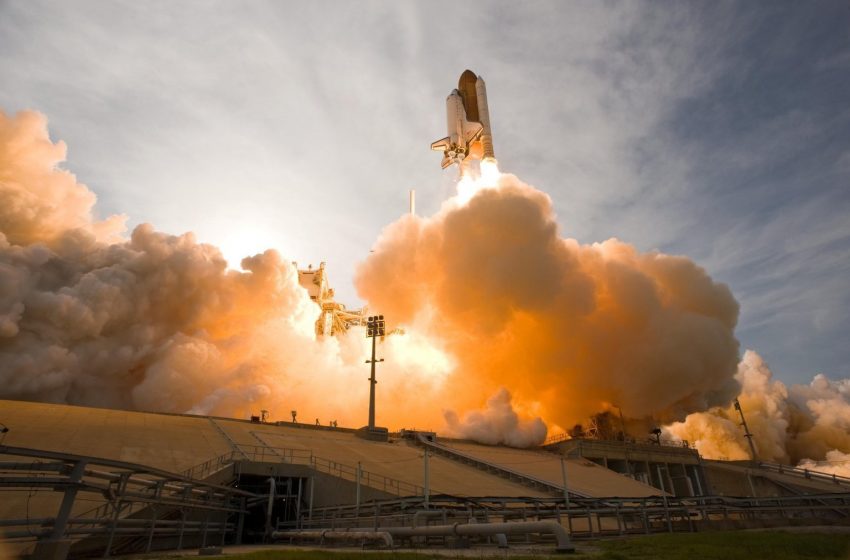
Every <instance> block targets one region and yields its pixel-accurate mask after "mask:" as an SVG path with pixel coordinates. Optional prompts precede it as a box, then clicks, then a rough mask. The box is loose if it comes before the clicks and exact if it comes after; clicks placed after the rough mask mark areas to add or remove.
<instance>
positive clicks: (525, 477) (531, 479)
mask: <svg viewBox="0 0 850 560" xmlns="http://www.w3.org/2000/svg"><path fill="white" fill-rule="evenodd" d="M416 440H417V441H418V442H419V443H420V444H421V445H423V446H425V447H431V448H434V449H436V450H438V451H440V452H442V453H443V454H446V455H449V456H450V458H453V457H451V456H455V457H460V458H463V459H464V460H466V461H470V462H473V463H475V464H476V465H479V466H484V467H486V468H487V469H492V470H495V471H499V472H501V473H503V474H506V475H508V479H509V480H510V479H511V477H514V478H517V479H519V480H520V481H522V482H521V483H523V484H524V485H525V486H532V487H535V486H537V487H540V486H542V487H543V488H545V489H546V490H547V491H549V492H552V493H555V494H563V492H564V487H563V486H560V485H558V484H555V483H552V482H549V481H548V480H543V479H541V478H537V477H536V476H532V475H530V474H526V473H521V472H519V471H515V470H513V469H509V468H507V467H504V466H502V465H500V464H498V463H492V462H490V461H485V460H484V459H481V458H480V457H476V456H474V455H469V454H468V453H464V452H463V451H460V450H458V449H454V448H452V447H449V446H447V445H442V444H440V443H437V442H435V441H430V440H428V439H427V438H425V436H423V435H422V434H421V433H418V432H417V433H416ZM569 493H570V494H573V495H575V496H579V497H589V495H588V494H585V493H583V492H577V491H575V490H569Z"/></svg>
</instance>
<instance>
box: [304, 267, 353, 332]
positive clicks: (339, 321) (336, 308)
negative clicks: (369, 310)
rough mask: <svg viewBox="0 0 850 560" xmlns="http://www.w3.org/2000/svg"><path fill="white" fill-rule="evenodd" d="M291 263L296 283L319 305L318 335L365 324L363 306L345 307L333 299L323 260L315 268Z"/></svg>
mask: <svg viewBox="0 0 850 560" xmlns="http://www.w3.org/2000/svg"><path fill="white" fill-rule="evenodd" d="M292 265H293V266H294V267H295V269H296V270H297V271H298V283H299V284H300V285H301V287H302V288H304V289H305V290H307V294H308V295H309V296H310V299H311V300H312V301H314V302H315V303H316V305H318V306H319V318H318V319H316V334H317V335H318V336H334V335H337V334H342V333H344V332H346V331H348V329H350V328H351V327H355V326H361V325H365V324H366V316H365V314H366V309H365V308H364V309H347V308H346V307H345V305H344V304H342V303H339V302H337V301H336V300H335V299H334V295H335V294H334V290H333V288H331V287H330V285H329V284H328V276H327V271H326V269H325V263H324V262H322V263H321V264H319V268H315V269H314V268H313V265H309V266H308V267H307V268H306V269H302V268H298V263H295V262H293V263H292Z"/></svg>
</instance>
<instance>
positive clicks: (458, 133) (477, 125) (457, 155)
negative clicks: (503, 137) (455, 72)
mask: <svg viewBox="0 0 850 560" xmlns="http://www.w3.org/2000/svg"><path fill="white" fill-rule="evenodd" d="M446 121H447V122H446V124H447V125H448V136H446V137H445V138H443V139H442V140H437V141H436V142H434V143H432V144H431V149H432V150H439V151H442V152H443V161H442V162H441V166H442V168H443V169H445V168H446V167H448V166H450V165H451V164H453V163H457V164H458V165H459V166H461V170H463V168H464V162H465V161H466V160H467V158H470V157H472V158H473V159H482V158H483V159H484V160H485V161H486V160H488V159H490V160H495V159H496V155H495V154H494V153H493V133H492V132H491V130H490V110H489V109H488V108H487V88H486V86H485V84H484V79H483V78H482V77H481V76H476V75H475V72H473V71H472V70H466V71H465V72H464V73H463V74H461V75H460V80H458V84H457V89H455V90H452V92H451V93H450V94H449V96H448V97H447V98H446Z"/></svg>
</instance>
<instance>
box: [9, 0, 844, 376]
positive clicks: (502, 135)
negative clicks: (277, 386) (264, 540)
mask: <svg viewBox="0 0 850 560" xmlns="http://www.w3.org/2000/svg"><path fill="white" fill-rule="evenodd" d="M848 35H850V7H848V5H847V3H846V2H844V1H816V2H807V3H800V2H777V1H764V2H755V1H753V2H713V1H712V2H654V3H640V2H625V3H618V2H533V3H521V4H520V3H514V2H504V3H496V2H488V3H483V2H465V3H461V4H458V3H446V2H427V3H425V2H420V3H414V2H360V3H354V2H321V1H320V2H261V1H253V2H239V3H237V2H189V1H186V2H179V3H175V2H164V1H162V2H145V3H139V2H105V1H103V2H91V1H76V2H61V3H57V2H54V3H49V2H42V1H24V0H20V1H13V0H0V77H2V79H0V109H3V110H4V111H6V112H7V113H14V112H16V111H19V110H22V109H27V108H32V109H37V110H39V111H42V112H43V113H45V114H46V115H47V116H48V118H49V119H50V130H51V135H52V137H53V138H54V139H62V140H64V141H66V142H67V144H68V146H69V157H68V162H67V163H66V164H65V166H66V167H67V168H68V169H70V170H72V171H73V172H75V173H76V174H77V175H78V178H79V180H80V181H82V182H84V183H85V184H87V185H88V186H89V187H90V188H91V189H92V190H94V191H95V192H96V193H97V195H98V197H99V203H98V204H99V205H98V212H99V213H100V214H101V216H106V215H109V214H112V213H125V214H127V215H128V216H129V217H130V225H131V226H134V225H136V224H139V223H142V222H150V223H153V224H154V225H155V226H156V227H157V228H158V229H161V230H163V231H167V232H171V233H181V232H184V231H194V232H196V233H197V235H198V238H199V239H200V240H201V241H205V242H210V243H214V244H216V245H219V246H221V247H222V248H223V250H224V251H225V254H226V256H228V257H229V258H231V259H233V260H236V257H237V256H247V255H248V254H251V253H252V252H259V251H261V250H263V249H265V248H267V247H274V248H276V249H278V250H279V251H280V252H281V253H282V254H284V255H285V256H287V257H288V258H291V259H292V260H297V261H298V262H299V264H301V265H306V264H308V263H313V264H318V262H320V261H322V260H324V261H327V262H328V266H329V272H330V275H331V281H332V284H333V285H334V287H335V288H336V290H337V293H338V295H339V296H340V298H339V299H341V300H342V301H344V302H348V303H349V304H356V302H357V298H356V294H355V292H354V289H353V287H352V285H351V278H352V276H353V271H354V268H355V266H356V263H357V262H358V261H361V260H362V259H363V258H364V257H365V256H366V255H367V254H368V251H369V248H370V246H371V244H372V243H374V241H375V239H376V238H377V236H378V234H379V232H380V231H381V229H382V228H383V227H384V226H385V225H386V224H388V223H390V222H391V221H393V220H394V219H396V218H397V217H398V216H399V215H401V214H402V213H404V212H405V211H406V209H407V196H408V194H407V192H408V189H411V188H415V189H416V190H417V206H418V210H419V212H420V213H426V214H427V213H432V212H434V211H435V210H436V209H437V208H438V207H439V205H440V203H441V202H442V201H443V200H444V199H445V198H447V197H448V196H449V194H450V193H451V191H452V188H453V187H452V181H453V177H454V175H453V173H454V172H453V171H446V172H441V171H440V168H439V160H440V156H439V154H437V153H434V152H430V151H429V150H428V145H429V144H430V142H431V141H433V140H436V139H438V138H441V137H443V136H444V135H445V124H444V121H445V114H444V99H445V96H446V95H447V94H448V93H449V91H450V90H451V89H452V88H453V87H454V84H455V83H456V80H457V78H458V76H459V75H460V73H461V72H462V71H463V70H464V69H465V68H467V67H468V68H471V69H473V70H475V71H476V72H478V73H479V74H481V75H483V76H484V77H485V79H486V80H487V85H488V93H489V98H490V113H491V119H492V123H493V132H494V142H495V148H496V154H497V156H498V158H499V162H500V167H501V168H502V170H503V171H506V172H511V173H515V174H516V175H518V176H519V177H520V178H521V179H522V180H524V181H526V182H528V183H530V184H533V185H535V186H536V187H538V188H540V189H541V190H543V191H545V192H547V193H548V194H549V195H550V196H551V197H552V199H553V201H554V204H555V208H556V211H557V213H558V216H559V223H560V225H561V228H562V234H563V235H564V236H566V237H575V238H577V239H579V240H580V241H582V242H586V243H589V242H593V241H601V240H604V239H607V238H609V237H618V238H620V239H622V240H624V241H628V242H631V243H633V244H635V245H636V246H637V247H639V248H640V249H642V250H651V249H659V250H662V251H665V252H669V253H676V254H685V255H688V256H690V257H691V258H693V259H695V260H696V261H697V262H698V263H700V264H701V265H702V266H704V267H705V268H706V269H707V270H708V271H709V273H710V274H711V275H712V276H713V277H714V278H716V279H718V280H720V281H723V282H726V283H728V284H729V285H730V286H731V288H732V290H733V292H734V294H735V296H736V297H737V299H738V300H739V302H740V303H741V318H740V325H739V328H738V331H737V332H738V336H739V338H740V340H741V342H742V346H743V347H744V348H753V349H755V350H757V351H758V352H759V353H761V354H762V355H763V356H764V357H765V359H766V360H767V361H768V362H769V363H770V365H771V366H772V368H773V370H774V372H775V373H776V374H777V375H778V376H779V377H780V378H782V379H784V380H786V381H791V382H804V381H807V380H808V379H810V378H811V376H812V375H813V374H814V373H818V372H823V373H826V374H827V375H829V376H830V377H833V378H840V377H848V376H850V365H849V364H850V340H848V335H847V333H848V331H850V319H848V311H850V280H848V272H850V271H848V269H850V41H848V39H850V37H848ZM235 264H236V263H235V262H234V265H235Z"/></svg>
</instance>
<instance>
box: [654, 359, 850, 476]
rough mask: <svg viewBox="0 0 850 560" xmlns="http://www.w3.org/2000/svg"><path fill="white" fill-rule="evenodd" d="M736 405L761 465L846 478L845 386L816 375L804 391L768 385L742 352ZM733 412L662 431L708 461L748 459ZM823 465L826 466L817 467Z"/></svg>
mask: <svg viewBox="0 0 850 560" xmlns="http://www.w3.org/2000/svg"><path fill="white" fill-rule="evenodd" d="M736 379H737V380H738V382H739V383H740V384H741V393H740V395H739V396H738V400H739V402H740V403H741V407H742V409H743V411H744V414H745V415H746V419H747V424H748V426H749V428H750V432H751V433H752V434H753V441H754V443H755V447H756V452H757V453H758V458H759V459H760V460H762V461H769V462H780V463H787V464H798V463H799V464H800V466H803V467H805V468H811V469H815V466H814V465H816V464H817V465H820V466H821V468H817V469H816V470H822V471H826V472H838V473H839V474H840V473H841V472H844V473H846V472H848V470H847V466H846V465H847V463H844V462H843V461H844V460H845V459H846V458H847V456H846V454H847V453H850V380H848V379H842V380H840V381H831V380H830V379H828V378H827V377H826V376H824V375H822V374H819V375H816V376H815V377H814V379H813V380H812V382H811V383H810V384H809V385H792V386H791V387H790V388H789V387H786V385H785V384H784V383H782V382H781V381H779V380H775V379H773V373H772V372H771V370H770V368H769V367H768V365H767V363H766V362H765V361H764V360H763V359H762V358H761V356H759V355H758V354H757V353H756V352H754V351H752V350H747V351H746V352H745V353H744V357H743V359H742V360H741V362H740V364H739V365H738V373H737V374H736ZM739 424H740V417H739V415H738V411H737V410H735V408H734V407H733V406H731V405H730V406H725V407H715V408H712V409H710V410H708V411H705V412H700V413H695V414H691V415H690V416H688V417H687V418H686V419H685V421H684V422H677V423H674V424H672V425H671V426H668V427H667V428H666V429H667V431H668V433H669V435H671V436H673V437H675V438H678V439H684V440H688V441H690V442H692V443H694V444H695V445H696V447H697V449H698V450H699V451H700V453H701V454H702V455H703V456H705V457H708V458H713V459H749V458H750V451H749V446H748V444H747V442H746V439H745V437H744V432H743V429H742V428H741V427H740V425H739ZM817 461H828V462H829V463H816V462H817Z"/></svg>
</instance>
